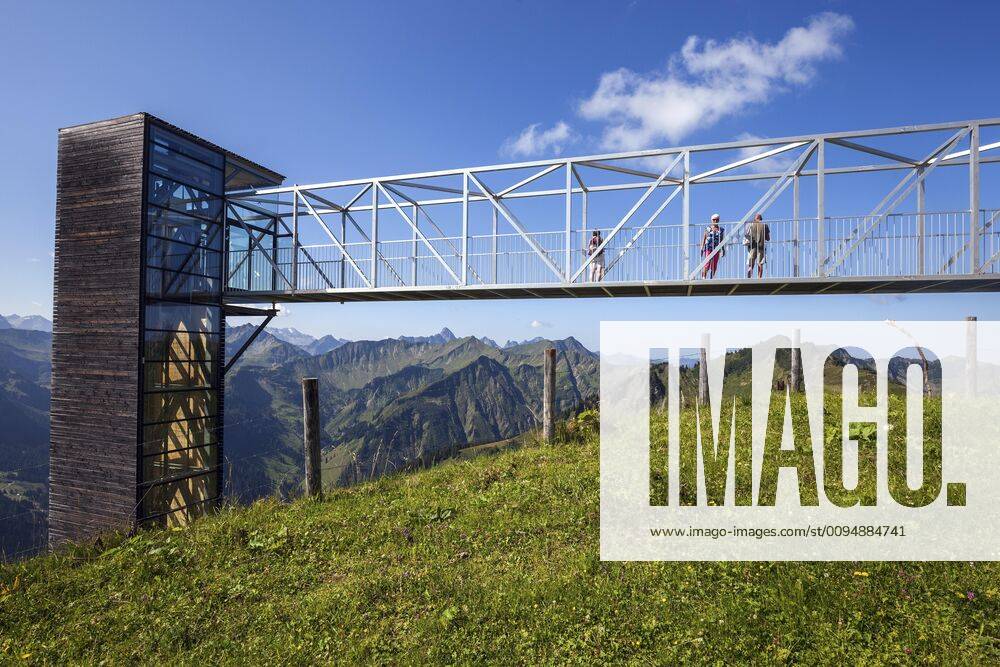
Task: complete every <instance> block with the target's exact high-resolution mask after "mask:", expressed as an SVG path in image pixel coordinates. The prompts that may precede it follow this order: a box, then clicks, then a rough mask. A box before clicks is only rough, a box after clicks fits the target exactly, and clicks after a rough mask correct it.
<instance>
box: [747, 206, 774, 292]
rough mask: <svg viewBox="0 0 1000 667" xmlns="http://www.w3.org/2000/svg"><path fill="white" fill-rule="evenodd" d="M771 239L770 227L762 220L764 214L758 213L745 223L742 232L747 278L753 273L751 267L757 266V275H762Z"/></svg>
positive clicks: (760, 276) (759, 276)
mask: <svg viewBox="0 0 1000 667" xmlns="http://www.w3.org/2000/svg"><path fill="white" fill-rule="evenodd" d="M770 240H771V228H770V227H768V226H767V224H766V223H765V222H764V216H763V215H761V214H760V213H758V214H757V215H756V216H755V217H754V220H753V222H751V223H750V224H749V225H747V229H746V232H744V234H743V245H744V246H746V249H747V278H749V277H751V275H753V267H754V265H756V266H757V277H758V278H762V277H763V276H764V262H765V261H766V256H767V253H766V248H767V243H768V241H770Z"/></svg>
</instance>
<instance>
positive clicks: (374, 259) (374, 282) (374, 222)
mask: <svg viewBox="0 0 1000 667" xmlns="http://www.w3.org/2000/svg"><path fill="white" fill-rule="evenodd" d="M372 287H378V183H377V182H376V181H372Z"/></svg>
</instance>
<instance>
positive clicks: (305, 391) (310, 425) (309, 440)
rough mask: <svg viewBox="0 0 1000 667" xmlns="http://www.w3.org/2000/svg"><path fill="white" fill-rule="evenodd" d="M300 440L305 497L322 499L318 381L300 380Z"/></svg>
mask: <svg viewBox="0 0 1000 667" xmlns="http://www.w3.org/2000/svg"><path fill="white" fill-rule="evenodd" d="M302 440H303V442H304V443H305V444H304V447H305V451H304V452H303V453H304V455H305V478H306V495H307V496H310V497H317V498H322V497H323V474H322V469H321V467H320V442H319V441H320V435H319V380H317V379H316V378H302Z"/></svg>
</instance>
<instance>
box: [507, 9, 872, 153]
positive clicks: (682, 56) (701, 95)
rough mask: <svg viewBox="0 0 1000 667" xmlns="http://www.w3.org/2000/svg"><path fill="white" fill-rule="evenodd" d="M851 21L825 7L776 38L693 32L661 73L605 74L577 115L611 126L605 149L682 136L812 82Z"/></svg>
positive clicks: (840, 49) (623, 71)
mask: <svg viewBox="0 0 1000 667" xmlns="http://www.w3.org/2000/svg"><path fill="white" fill-rule="evenodd" d="M853 27H854V22H853V20H852V19H851V18H850V17H849V16H845V15H843V14H835V13H832V12H826V13H823V14H819V15H817V16H814V17H812V18H810V19H809V20H808V21H807V22H806V25H804V26H797V27H794V28H792V29H790V30H789V31H788V32H786V33H785V35H784V36H783V37H782V38H781V39H780V40H779V41H777V42H774V43H762V42H759V41H757V40H756V39H754V38H753V37H749V36H748V37H737V38H733V39H730V40H728V41H724V42H718V41H716V40H714V39H702V38H700V37H698V36H695V35H692V36H690V37H688V38H687V40H686V41H685V42H684V45H683V47H682V48H681V50H680V52H679V53H677V54H674V55H673V56H672V57H671V58H670V60H669V64H668V66H667V67H666V69H665V70H664V71H659V72H653V73H650V74H638V73H636V72H633V71H632V70H629V69H626V68H622V69H618V70H615V71H613V72H607V73H605V74H603V75H602V76H601V78H600V81H599V82H598V85H597V88H596V90H595V91H594V93H593V94H592V95H591V96H590V97H589V98H588V99H586V100H584V101H583V102H582V103H581V104H580V107H579V113H580V115H581V116H582V117H583V118H585V119H587V120H592V121H599V122H602V123H605V124H606V126H605V128H604V133H603V137H602V139H601V143H602V144H603V147H604V148H605V149H608V150H638V149H643V148H649V147H651V146H653V145H655V144H657V143H660V142H663V141H668V142H679V141H680V140H681V139H683V138H684V137H686V136H688V135H690V134H691V133H692V132H694V131H696V130H699V129H702V128H705V127H709V126H711V125H714V124H715V123H717V122H719V121H720V120H721V119H723V118H725V117H727V116H731V115H734V114H738V113H740V112H742V111H744V110H745V109H746V108H748V107H750V106H752V105H757V104H764V103H766V102H768V101H769V100H770V99H771V98H772V97H773V96H774V95H776V94H779V93H781V92H784V91H786V90H787V89H788V88H790V87H794V86H803V85H806V84H808V83H810V82H811V81H812V80H813V79H814V78H815V76H816V64H817V63H820V62H823V61H826V60H832V59H835V58H838V57H839V56H840V55H841V54H842V52H843V47H842V40H843V38H844V36H845V35H846V34H847V33H849V32H850V31H851V29H852V28H853ZM532 127H535V126H532ZM531 129H532V128H530V127H529V128H528V130H531ZM528 130H526V131H525V132H527V131H528ZM566 130H567V131H569V128H568V127H567V128H566ZM522 136H524V133H522Z"/></svg>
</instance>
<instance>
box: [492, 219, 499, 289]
mask: <svg viewBox="0 0 1000 667" xmlns="http://www.w3.org/2000/svg"><path fill="white" fill-rule="evenodd" d="M491 208H492V209H493V252H492V256H493V261H492V264H493V284H494V285H496V283H497V277H498V273H497V262H498V261H499V257H498V256H497V250H498V248H497V241H498V239H497V230H498V229H499V219H498V214H497V208H496V206H493V207H491Z"/></svg>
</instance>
